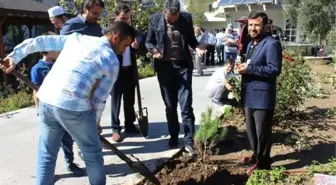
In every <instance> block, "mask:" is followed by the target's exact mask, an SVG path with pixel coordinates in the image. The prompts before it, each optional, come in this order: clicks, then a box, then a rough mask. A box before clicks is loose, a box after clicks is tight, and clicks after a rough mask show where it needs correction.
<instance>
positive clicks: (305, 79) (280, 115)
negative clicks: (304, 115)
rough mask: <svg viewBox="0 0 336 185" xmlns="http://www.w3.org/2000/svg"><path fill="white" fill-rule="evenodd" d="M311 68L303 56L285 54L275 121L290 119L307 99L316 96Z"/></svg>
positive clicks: (279, 82)
mask: <svg viewBox="0 0 336 185" xmlns="http://www.w3.org/2000/svg"><path fill="white" fill-rule="evenodd" d="M311 71H312V70H311V68H310V67H309V66H308V65H307V64H306V63H305V61H304V59H303V57H302V56H301V55H297V54H295V53H294V52H287V51H285V52H284V56H283V62H282V72H281V74H280V75H279V77H278V78H277V100H276V108H275V119H276V120H278V121H283V120H286V119H290V118H291V117H292V116H293V115H294V114H295V112H297V110H298V108H299V107H300V106H301V105H302V104H303V103H304V102H305V100H306V98H307V97H311V96H314V94H316V89H315V86H314V85H313V80H312V72H311Z"/></svg>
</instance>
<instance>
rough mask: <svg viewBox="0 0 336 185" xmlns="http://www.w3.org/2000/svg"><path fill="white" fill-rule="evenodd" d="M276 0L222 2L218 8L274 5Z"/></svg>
mask: <svg viewBox="0 0 336 185" xmlns="http://www.w3.org/2000/svg"><path fill="white" fill-rule="evenodd" d="M273 2H274V0H220V1H219V3H218V6H230V5H249V4H262V3H273Z"/></svg>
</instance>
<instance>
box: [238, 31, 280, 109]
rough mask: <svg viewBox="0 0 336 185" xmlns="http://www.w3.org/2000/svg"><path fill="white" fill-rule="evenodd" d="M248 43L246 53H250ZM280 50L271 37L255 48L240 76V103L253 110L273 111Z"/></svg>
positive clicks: (267, 37) (277, 43) (276, 42)
mask: <svg viewBox="0 0 336 185" xmlns="http://www.w3.org/2000/svg"><path fill="white" fill-rule="evenodd" d="M251 44H252V42H250V43H249V45H248V48H247V53H249V52H250V48H251V47H250V46H251ZM281 66H282V48H281V44H280V42H279V41H278V40H276V39H274V38H273V37H272V36H266V37H264V38H263V39H262V40H261V41H260V42H259V43H258V45H257V46H256V48H255V51H254V53H253V55H252V57H251V61H250V63H249V65H248V67H247V74H244V75H242V94H241V95H242V103H243V105H244V106H245V107H248V108H254V109H264V110H274V108H275V102H276V77H277V76H278V75H280V73H281Z"/></svg>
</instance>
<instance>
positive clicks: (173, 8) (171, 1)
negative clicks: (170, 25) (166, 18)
mask: <svg viewBox="0 0 336 185" xmlns="http://www.w3.org/2000/svg"><path fill="white" fill-rule="evenodd" d="M163 8H164V9H165V10H166V11H167V12H168V13H169V14H172V15H175V14H177V13H179V12H180V9H181V5H180V1H179V0H166V1H165V2H164V3H163Z"/></svg>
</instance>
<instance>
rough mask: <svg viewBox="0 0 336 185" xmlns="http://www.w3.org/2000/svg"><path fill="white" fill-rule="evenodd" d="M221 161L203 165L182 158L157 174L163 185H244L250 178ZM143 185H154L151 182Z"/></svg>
mask: <svg viewBox="0 0 336 185" xmlns="http://www.w3.org/2000/svg"><path fill="white" fill-rule="evenodd" d="M230 171H231V172H229V171H228V170H227V167H226V166H225V165H224V164H223V162H220V161H208V162H207V163H201V162H200V161H195V159H193V158H191V157H189V156H180V157H178V158H176V159H173V160H171V161H169V162H168V164H166V166H165V167H164V168H163V169H162V170H161V171H160V172H159V173H157V175H156V176H157V177H158V179H159V181H160V182H161V185H233V184H234V185H243V184H245V183H246V181H247V178H248V176H247V175H244V174H243V172H242V171H240V172H232V170H230ZM142 185H152V184H151V183H149V182H145V183H142Z"/></svg>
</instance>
